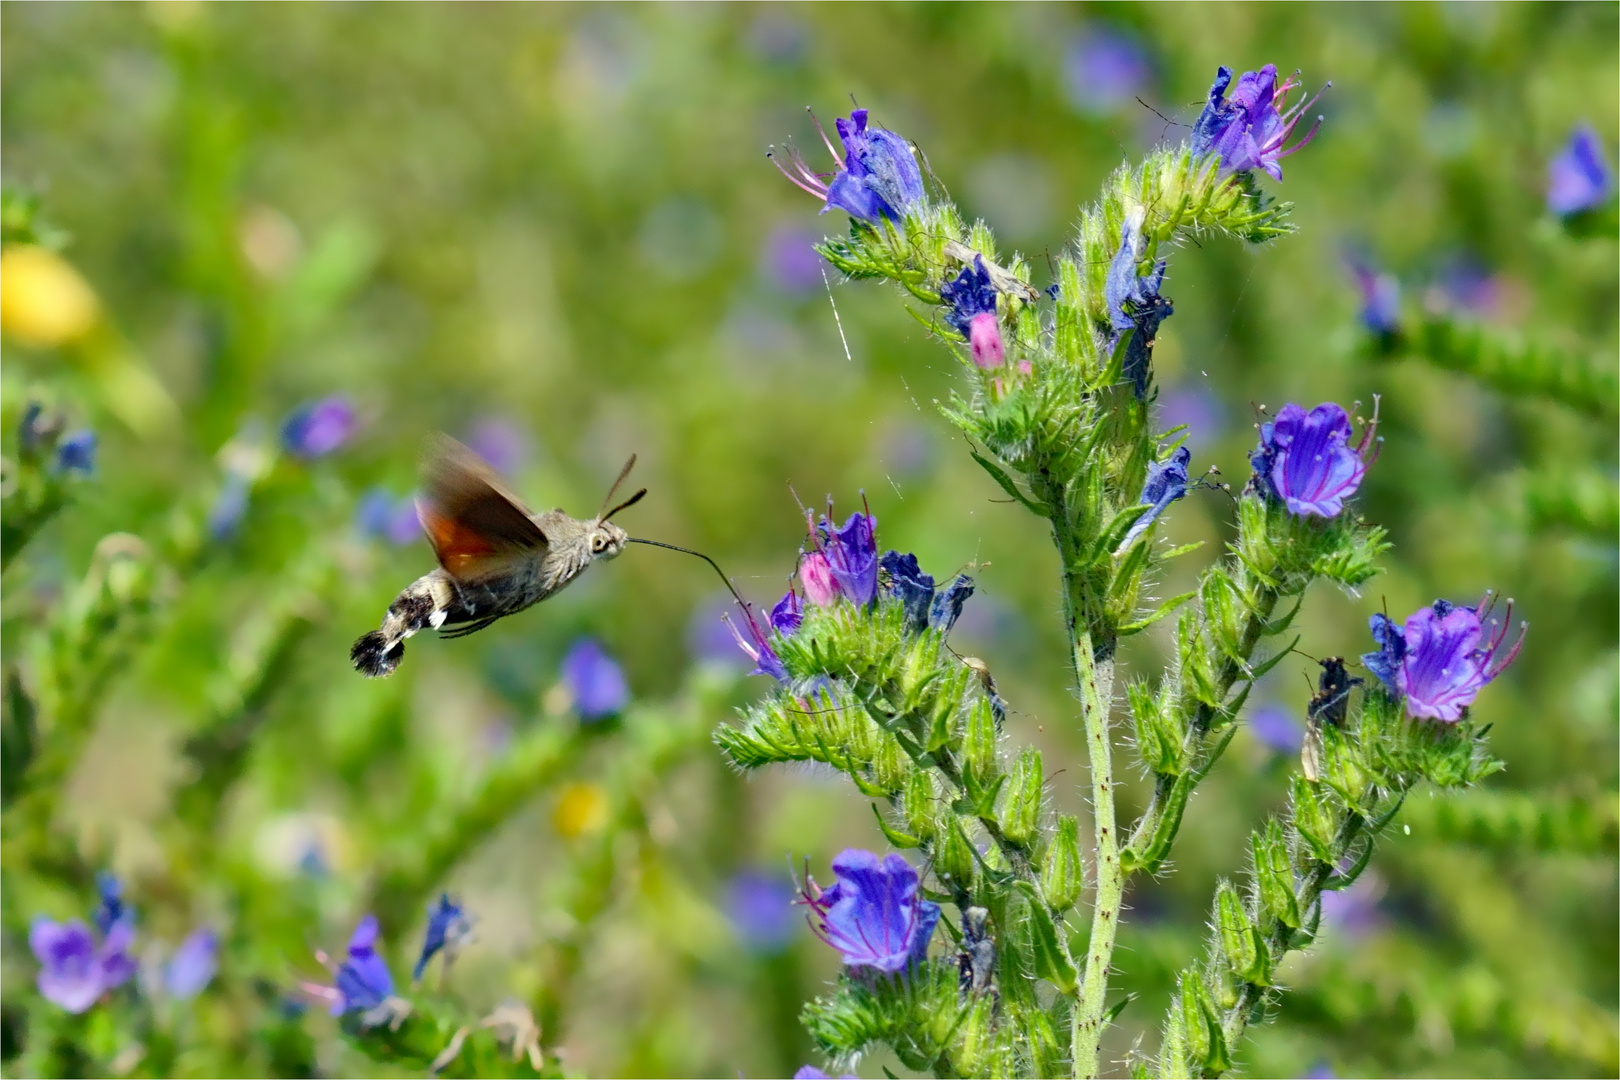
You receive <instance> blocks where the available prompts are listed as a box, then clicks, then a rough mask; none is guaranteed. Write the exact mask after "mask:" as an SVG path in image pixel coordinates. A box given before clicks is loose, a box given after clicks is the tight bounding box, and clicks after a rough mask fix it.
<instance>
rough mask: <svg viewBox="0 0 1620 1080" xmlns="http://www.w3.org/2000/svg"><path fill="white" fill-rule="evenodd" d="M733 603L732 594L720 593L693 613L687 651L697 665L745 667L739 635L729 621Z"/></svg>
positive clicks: (688, 624) (689, 621) (688, 628)
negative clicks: (737, 637) (738, 645)
mask: <svg viewBox="0 0 1620 1080" xmlns="http://www.w3.org/2000/svg"><path fill="white" fill-rule="evenodd" d="M733 603H734V601H733V600H732V598H731V594H730V593H725V592H716V593H714V594H713V595H711V596H710V597H709V598H708V599H707V600H705V601H704V602H703V603H701V604H699V605H697V606H696V607H694V608H693V609H692V615H691V618H689V619H688V620H687V623H686V649H687V653H688V654H689V655H690V656H691V658H692V659H693V660H694V661H696V662H698V663H702V664H713V665H719V666H722V667H729V668H736V667H740V666H742V658H741V657H740V656H738V655H737V643H736V640H735V635H734V633H733V631H732V630H731V629H730V628H729V627H728V626H727V624H726V619H725V616H726V613H727V612H728V611H730V610H731V605H732V604H733Z"/></svg>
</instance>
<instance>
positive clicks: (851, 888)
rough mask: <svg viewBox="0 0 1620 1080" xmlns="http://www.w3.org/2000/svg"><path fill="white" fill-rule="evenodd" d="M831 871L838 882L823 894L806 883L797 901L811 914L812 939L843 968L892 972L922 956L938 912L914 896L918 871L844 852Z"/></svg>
mask: <svg viewBox="0 0 1620 1080" xmlns="http://www.w3.org/2000/svg"><path fill="white" fill-rule="evenodd" d="M832 868H833V873H834V874H835V875H836V876H837V878H838V881H837V883H836V884H834V885H833V887H832V888H830V889H827V890H825V891H823V890H822V889H821V888H820V887H818V886H817V885H816V883H815V882H813V881H806V883H805V890H804V895H803V898H802V901H801V902H802V903H804V904H806V905H807V906H809V908H810V909H811V910H812V911H814V912H815V914H814V916H812V924H811V925H812V927H813V928H814V930H815V932H816V935H817V936H818V937H820V938H821V940H823V941H825V942H826V943H827V944H829V945H831V946H832V947H833V948H835V949H837V950H838V951H839V952H840V953H842V954H843V957H844V963H845V964H847V965H849V966H850V967H870V968H875V969H877V970H878V971H884V972H889V973H891V974H892V973H894V972H898V971H902V970H904V969H906V968H908V967H910V966H911V965H912V964H914V963H917V962H918V961H920V960H922V959H923V958H924V957H925V956H927V954H928V942H929V939H930V938H932V937H933V935H934V926H935V924H936V923H938V922H939V915H940V909H939V905H938V904H935V903H933V902H931V901H928V900H924V899H922V898H921V896H919V895H918V885H919V881H918V878H917V871H916V870H913V869H912V868H911V865H910V864H909V863H907V862H906V860H905V859H903V858H901V857H900V856H899V855H892V854H891V855H889V856H887V857H885V858H882V859H880V858H878V856H877V855H875V854H873V853H872V852H870V851H861V850H859V849H857V848H848V849H846V850H844V851H842V852H840V853H839V855H838V856H837V857H836V858H834V859H833V861H832Z"/></svg>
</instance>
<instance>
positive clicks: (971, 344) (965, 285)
mask: <svg viewBox="0 0 1620 1080" xmlns="http://www.w3.org/2000/svg"><path fill="white" fill-rule="evenodd" d="M939 298H940V300H941V301H942V302H944V303H945V304H946V306H947V307H948V310H947V311H946V312H945V321H946V322H947V323H949V324H950V325H951V328H952V329H954V330H955V331H956V332H957V333H958V334H961V335H962V336H963V337H965V338H967V340H968V348H969V350H970V351H971V352H972V353H973V362H974V363H975V364H977V365H979V367H981V368H997V367H1000V366H1001V365H1002V362H1003V361H1004V360H1005V359H1006V350H1005V348H1004V346H1003V345H1002V342H1001V324H1000V323H999V322H998V321H997V320H996V288H995V286H994V285H992V284H991V283H990V271H988V270H986V269H985V267H984V256H983V255H975V256H974V257H973V264H972V265H971V266H964V267H962V272H961V273H959V274H957V275H956V277H955V278H954V279H953V280H951V281H948V282H946V283H945V284H944V285H942V286H941V287H940V290H939Z"/></svg>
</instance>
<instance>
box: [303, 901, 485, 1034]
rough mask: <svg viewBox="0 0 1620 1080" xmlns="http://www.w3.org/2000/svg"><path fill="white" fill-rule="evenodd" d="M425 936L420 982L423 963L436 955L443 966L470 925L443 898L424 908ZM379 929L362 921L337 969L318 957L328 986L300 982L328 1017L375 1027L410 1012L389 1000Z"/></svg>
mask: <svg viewBox="0 0 1620 1080" xmlns="http://www.w3.org/2000/svg"><path fill="white" fill-rule="evenodd" d="M427 914H428V925H427V933H426V934H424V935H423V940H422V952H421V954H420V955H419V956H418V957H417V961H416V967H415V968H414V969H413V970H412V978H413V979H417V980H420V979H421V977H422V973H423V972H424V971H426V970H427V966H428V963H429V962H430V961H431V960H432V959H433V957H434V956H435V955H437V954H439V953H440V952H443V953H444V958H445V959H444V962H445V964H446V966H448V965H449V963H450V962H451V960H453V959H454V958H455V955H456V952H457V951H458V950H459V949H460V948H461V947H462V946H463V945H465V944H466V943H467V942H468V941H469V940H470V939H471V937H472V921H471V919H469V918H468V916H467V914H466V912H465V911H464V910H463V909H462V908H461V906H460V905H459V904H457V903H455V902H454V901H453V900H451V899H450V896H449V895H448V894H443V895H441V896H440V897H439V899H438V900H437V901H436V902H435V903H434V904H433V905H431V906H430V907H429V908H428V912H427ZM379 936H380V928H379V927H378V925H377V917H376V916H375V915H370V914H367V915H364V916H362V917H361V919H360V922H359V924H358V925H356V926H355V928H354V933H353V934H352V935H350V937H349V945H348V949H347V950H346V954H345V956H344V958H343V960H342V962H341V963H338V964H336V965H332V964H331V962H330V961H329V960H328V959H327V957H326V954H325V953H322V952H319V951H317V952H316V954H315V956H316V959H318V960H320V961H321V963H323V964H326V965H327V966H328V967H329V968H330V969H331V972H332V985H330V986H328V985H325V984H324V983H316V982H307V981H306V982H303V983H301V984H300V985H301V986H302V987H303V990H304V992H305V993H306V994H309V995H310V996H311V997H313V998H315V999H316V1000H317V1001H322V1002H325V1003H326V1005H327V1008H328V1010H329V1011H330V1012H331V1014H332V1015H333V1016H344V1015H347V1014H350V1013H359V1014H360V1025H361V1026H362V1027H375V1026H377V1025H379V1024H384V1023H397V1022H398V1021H399V1020H401V1019H403V1018H404V1017H405V1016H406V1015H408V1014H409V1012H410V1003H409V1002H407V1001H405V1000H403V999H401V998H399V997H396V996H395V994H394V975H393V973H392V972H391V971H389V970H388V962H387V961H386V960H384V959H383V958H382V954H381V953H380V952H379V951H378V949H377V942H378V938H379Z"/></svg>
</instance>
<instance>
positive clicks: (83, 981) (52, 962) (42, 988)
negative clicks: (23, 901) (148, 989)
mask: <svg viewBox="0 0 1620 1080" xmlns="http://www.w3.org/2000/svg"><path fill="white" fill-rule="evenodd" d="M134 938H135V926H134V923H133V921H132V920H130V919H128V918H118V919H116V920H115V921H113V922H112V923H110V924H109V929H108V930H107V931H106V937H105V940H103V941H102V942H101V943H99V944H98V943H97V941H96V937H95V935H94V934H93V933H92V932H91V930H90V928H89V927H88V926H86V925H85V924H84V923H82V922H80V921H79V920H77V919H74V920H72V921H71V922H65V923H58V922H53V921H52V920H50V919H47V918H45V917H44V916H40V917H39V918H36V919H35V920H34V922H33V925H31V926H30V927H29V928H28V945H29V948H31V949H32V950H33V952H34V959H36V960H38V961H39V965H40V967H39V975H38V977H37V978H36V979H35V985H36V986H38V987H39V993H40V996H41V997H43V998H44V999H45V1000H46V1001H49V1002H51V1003H52V1004H54V1005H59V1006H61V1007H62V1008H63V1009H66V1010H67V1011H68V1012H70V1013H82V1012H84V1011H85V1010H86V1009H88V1008H89V1007H90V1006H91V1005H94V1004H95V1003H96V999H97V998H99V997H101V995H102V994H104V993H106V992H107V991H108V990H112V989H114V988H115V987H118V986H121V985H123V984H124V983H125V982H128V981H129V979H130V978H131V976H133V975H134V974H135V967H136V965H135V961H134V960H133V959H132V958H131V957H130V956H129V946H130V945H131V944H132V943H133V941H134Z"/></svg>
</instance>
